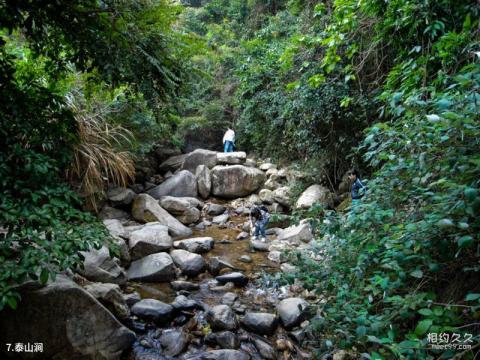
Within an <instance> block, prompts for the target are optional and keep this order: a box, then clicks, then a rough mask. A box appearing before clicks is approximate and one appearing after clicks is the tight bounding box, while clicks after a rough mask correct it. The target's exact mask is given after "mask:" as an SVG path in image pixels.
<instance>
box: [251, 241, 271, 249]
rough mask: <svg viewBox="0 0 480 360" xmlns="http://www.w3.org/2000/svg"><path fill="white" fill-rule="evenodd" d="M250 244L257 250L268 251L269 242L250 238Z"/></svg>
mask: <svg viewBox="0 0 480 360" xmlns="http://www.w3.org/2000/svg"><path fill="white" fill-rule="evenodd" d="M250 246H251V247H252V248H253V249H255V250H257V251H268V247H269V246H270V242H268V241H261V240H253V238H252V239H250Z"/></svg>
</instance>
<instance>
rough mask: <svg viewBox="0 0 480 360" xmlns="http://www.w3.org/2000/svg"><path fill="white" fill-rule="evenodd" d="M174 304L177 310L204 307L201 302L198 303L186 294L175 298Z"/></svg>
mask: <svg viewBox="0 0 480 360" xmlns="http://www.w3.org/2000/svg"><path fill="white" fill-rule="evenodd" d="M172 306H173V307H174V308H175V309H176V310H186V311H189V310H193V309H201V308H202V307H201V306H200V304H199V303H197V302H196V301H195V300H192V299H189V298H187V297H186V296H185V295H179V296H177V297H176V298H175V300H174V301H173V302H172Z"/></svg>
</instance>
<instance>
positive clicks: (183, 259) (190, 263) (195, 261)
mask: <svg viewBox="0 0 480 360" xmlns="http://www.w3.org/2000/svg"><path fill="white" fill-rule="evenodd" d="M170 255H171V257H172V259H173V262H174V263H175V265H177V266H178V268H179V269H180V270H182V273H183V274H185V275H187V276H195V275H198V274H199V273H201V272H203V271H204V270H205V269H206V267H207V264H206V262H205V260H204V259H203V257H202V256H201V255H198V254H195V253H191V252H189V251H186V250H181V249H178V250H172V251H171V252H170Z"/></svg>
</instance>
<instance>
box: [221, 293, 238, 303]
mask: <svg viewBox="0 0 480 360" xmlns="http://www.w3.org/2000/svg"><path fill="white" fill-rule="evenodd" d="M237 300H238V295H237V294H235V293H233V292H227V293H225V294H223V296H222V304H224V305H228V306H232V305H233V304H234V303H235V301H237Z"/></svg>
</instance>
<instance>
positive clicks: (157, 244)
mask: <svg viewBox="0 0 480 360" xmlns="http://www.w3.org/2000/svg"><path fill="white" fill-rule="evenodd" d="M128 245H129V246H130V254H131V256H132V259H133V260H137V259H140V258H142V257H145V256H147V255H150V254H154V253H157V252H160V251H167V250H169V249H170V248H171V247H172V238H171V237H170V235H168V227H167V226H165V225H162V224H159V223H148V224H145V226H144V227H142V228H141V229H139V230H135V231H133V232H132V233H131V234H130V240H129V242H128Z"/></svg>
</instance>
